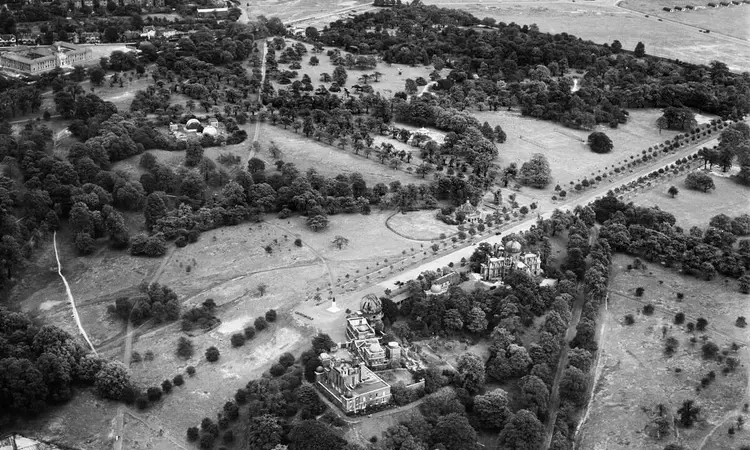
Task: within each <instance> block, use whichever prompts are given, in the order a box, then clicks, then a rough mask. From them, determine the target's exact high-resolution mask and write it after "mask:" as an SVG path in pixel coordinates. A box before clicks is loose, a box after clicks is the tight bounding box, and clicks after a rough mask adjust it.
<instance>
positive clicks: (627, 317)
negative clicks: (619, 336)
mask: <svg viewBox="0 0 750 450" xmlns="http://www.w3.org/2000/svg"><path fill="white" fill-rule="evenodd" d="M634 323H635V318H633V315H632V314H626V315H625V325H633V324H634Z"/></svg>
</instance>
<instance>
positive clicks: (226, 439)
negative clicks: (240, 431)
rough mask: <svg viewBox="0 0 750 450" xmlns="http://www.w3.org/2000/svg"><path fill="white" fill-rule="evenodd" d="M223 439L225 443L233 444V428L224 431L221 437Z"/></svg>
mask: <svg viewBox="0 0 750 450" xmlns="http://www.w3.org/2000/svg"><path fill="white" fill-rule="evenodd" d="M221 441H222V442H224V443H225V444H231V443H232V442H234V433H233V432H232V430H227V431H225V432H224V435H223V436H222V437H221Z"/></svg>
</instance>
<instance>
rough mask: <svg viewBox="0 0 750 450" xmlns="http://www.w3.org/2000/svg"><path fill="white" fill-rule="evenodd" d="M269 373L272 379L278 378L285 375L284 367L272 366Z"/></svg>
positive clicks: (279, 365) (280, 365) (281, 365)
mask: <svg viewBox="0 0 750 450" xmlns="http://www.w3.org/2000/svg"><path fill="white" fill-rule="evenodd" d="M270 372H271V375H273V376H274V377H280V376H282V375H284V374H285V373H286V366H285V365H283V364H278V363H277V364H274V365H273V366H271V370H270Z"/></svg>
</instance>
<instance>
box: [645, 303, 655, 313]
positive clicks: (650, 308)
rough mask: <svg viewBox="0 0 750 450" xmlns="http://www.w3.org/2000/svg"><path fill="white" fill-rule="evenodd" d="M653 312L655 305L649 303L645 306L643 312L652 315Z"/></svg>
mask: <svg viewBox="0 0 750 450" xmlns="http://www.w3.org/2000/svg"><path fill="white" fill-rule="evenodd" d="M653 313H654V305H652V304H651V303H649V304H648V305H644V306H643V314H645V315H647V316H650V315H651V314H653Z"/></svg>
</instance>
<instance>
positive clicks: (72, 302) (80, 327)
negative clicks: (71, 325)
mask: <svg viewBox="0 0 750 450" xmlns="http://www.w3.org/2000/svg"><path fill="white" fill-rule="evenodd" d="M52 246H53V247H54V248H55V259H56V260H57V274H58V275H60V278H62V281H63V284H64V285H65V293H66V294H67V295H68V301H70V307H71V308H72V309H73V319H75V321H76V325H78V330H80V332H81V334H82V335H83V338H84V339H86V343H87V344H89V347H91V351H92V352H94V354H95V355H98V353H97V352H96V349H95V348H94V344H92V343H91V340H90V339H89V336H88V334H86V330H84V329H83V325H82V324H81V318H80V317H78V309H76V301H75V299H74V298H73V293H72V292H70V285H69V284H68V280H66V279H65V275H63V274H62V265H61V264H60V255H59V254H58V253H57V231H55V232H54V233H52Z"/></svg>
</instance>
